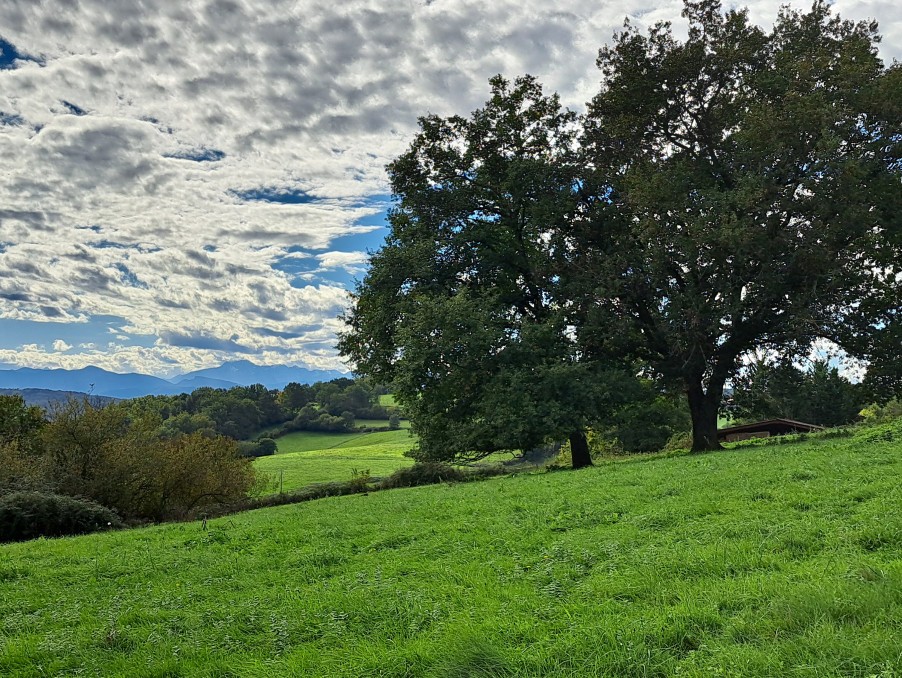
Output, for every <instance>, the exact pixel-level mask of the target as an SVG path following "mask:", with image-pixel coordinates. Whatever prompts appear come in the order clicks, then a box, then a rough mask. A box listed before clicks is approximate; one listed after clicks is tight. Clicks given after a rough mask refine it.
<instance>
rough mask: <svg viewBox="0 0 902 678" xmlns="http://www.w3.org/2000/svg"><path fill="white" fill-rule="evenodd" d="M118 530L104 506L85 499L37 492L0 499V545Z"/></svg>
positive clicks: (117, 523)
mask: <svg viewBox="0 0 902 678" xmlns="http://www.w3.org/2000/svg"><path fill="white" fill-rule="evenodd" d="M119 527H122V520H121V519H120V518H119V516H118V515H117V514H116V512H115V511H112V510H110V509H108V508H106V507H105V506H101V505H100V504H97V503H95V502H93V501H90V500H87V499H79V498H76V497H67V496H64V495H59V494H45V493H41V492H13V493H12V494H7V495H6V496H3V497H0V542H8V541H24V540H26V539H34V538H36V537H63V536H66V535H74V534H87V533H89V532H97V531H99V530H108V529H112V528H119Z"/></svg>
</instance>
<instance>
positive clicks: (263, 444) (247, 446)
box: [238, 438, 277, 457]
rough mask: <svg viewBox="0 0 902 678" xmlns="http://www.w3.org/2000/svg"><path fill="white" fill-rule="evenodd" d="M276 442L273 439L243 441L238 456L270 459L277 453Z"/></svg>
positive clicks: (240, 443) (239, 446) (239, 445)
mask: <svg viewBox="0 0 902 678" xmlns="http://www.w3.org/2000/svg"><path fill="white" fill-rule="evenodd" d="M276 449H277V446H276V441H275V440H273V439H272V438H259V439H258V440H254V441H250V440H242V441H240V442H239V443H238V454H239V455H240V456H242V457H268V456H269V455H271V454H275V453H276Z"/></svg>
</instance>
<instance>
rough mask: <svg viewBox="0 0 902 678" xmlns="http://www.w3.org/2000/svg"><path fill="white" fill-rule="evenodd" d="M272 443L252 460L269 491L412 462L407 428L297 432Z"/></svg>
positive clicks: (386, 470)
mask: <svg viewBox="0 0 902 678" xmlns="http://www.w3.org/2000/svg"><path fill="white" fill-rule="evenodd" d="M405 423H406V422H405ZM383 425H384V422H383ZM276 444H277V445H278V451H277V452H276V454H274V455H272V456H269V457H260V458H259V459H257V460H256V461H255V462H254V465H255V467H256V468H257V470H258V471H259V472H261V473H265V474H267V475H268V476H269V478H270V483H269V485H268V489H267V491H268V492H270V493H272V492H278V491H279V490H280V487H281V489H282V490H283V491H285V492H289V491H291V490H295V489H298V488H301V487H305V486H306V485H311V484H313V483H322V482H331V481H343V480H350V479H351V477H352V474H353V473H355V472H357V473H361V472H365V471H369V472H370V475H371V476H373V477H378V476H387V475H389V474H391V473H392V472H394V471H397V470H398V469H399V468H402V467H404V466H410V465H411V464H413V460H412V459H409V458H408V457H405V456H404V453H405V452H406V451H407V450H409V449H410V448H411V447H413V446H414V445H415V444H416V441H415V439H414V438H412V437H411V436H410V432H409V431H408V430H407V428H401V429H399V430H396V431H379V432H376V433H357V432H352V433H318V432H313V431H298V432H296V433H290V434H288V435H285V436H282V437H281V438H278V439H277V440H276Z"/></svg>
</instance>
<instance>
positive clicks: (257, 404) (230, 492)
mask: <svg viewBox="0 0 902 678" xmlns="http://www.w3.org/2000/svg"><path fill="white" fill-rule="evenodd" d="M382 393H385V389H384V388H379V387H373V386H371V385H370V384H368V383H366V382H362V381H355V380H353V379H347V378H342V379H336V380H333V381H331V382H322V383H317V384H313V385H303V384H289V385H287V386H286V387H285V388H284V389H282V390H281V391H279V390H274V389H267V388H265V387H264V386H261V385H259V384H258V385H254V386H246V387H245V386H240V387H235V388H231V389H228V390H225V389H212V388H201V389H197V390H196V391H194V392H193V393H190V394H184V395H175V396H146V397H143V398H137V399H135V400H129V401H118V402H113V403H109V402H103V401H100V400H97V399H93V398H89V397H81V398H71V399H69V400H68V401H66V402H64V403H62V404H56V405H53V406H51V407H50V408H49V409H48V410H46V411H45V410H44V409H42V408H40V407H35V406H31V407H30V406H28V405H26V403H25V401H24V400H23V399H22V397H21V396H18V395H16V396H0V523H2V525H0V541H6V540H12V539H23V538H31V537H34V536H39V535H47V536H54V535H62V534H77V533H83V532H90V531H93V530H96V529H103V528H105V527H115V526H119V525H121V524H123V522H145V521H160V520H169V519H179V518H183V517H185V516H188V515H191V514H193V513H197V512H198V511H202V510H205V509H212V507H214V506H221V505H228V504H232V503H234V502H237V501H239V500H243V499H245V498H246V497H247V496H248V495H249V494H254V493H255V491H256V490H258V489H260V483H261V482H262V481H260V480H259V479H258V478H257V476H256V474H255V472H254V468H253V465H252V463H251V461H252V460H251V459H250V457H255V456H260V455H266V454H273V453H274V452H275V450H276V443H275V441H274V440H273V439H272V437H271V436H275V435H279V434H281V433H284V432H287V431H289V430H336V431H338V430H350V429H353V428H354V427H355V422H356V421H357V419H358V418H375V419H379V418H385V419H388V418H389V417H390V416H391V415H390V413H389V412H388V411H387V410H386V409H385V408H383V407H380V406H379V405H378V399H379V396H380V395H381V394H382ZM394 423H395V425H396V426H397V416H396V415H394ZM250 438H253V440H250Z"/></svg>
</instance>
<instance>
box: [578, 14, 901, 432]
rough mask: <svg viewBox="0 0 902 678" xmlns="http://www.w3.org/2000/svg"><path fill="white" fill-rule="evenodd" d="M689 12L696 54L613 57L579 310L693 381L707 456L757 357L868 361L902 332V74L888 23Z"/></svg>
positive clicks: (655, 43) (645, 46)
mask: <svg viewBox="0 0 902 678" xmlns="http://www.w3.org/2000/svg"><path fill="white" fill-rule="evenodd" d="M684 16H685V17H686V18H687V19H688V20H689V35H688V38H687V40H686V41H685V42H679V41H678V40H676V38H675V37H674V36H673V33H672V31H671V29H670V27H669V25H667V24H659V25H657V26H655V27H653V28H652V29H651V30H650V31H649V32H648V35H642V34H640V33H639V31H637V30H636V29H634V28H632V27H631V26H629V25H627V27H626V29H625V30H624V31H623V32H622V33H621V34H619V35H618V36H617V38H616V40H615V42H614V44H613V46H611V47H606V48H604V49H602V50H601V51H600V53H599V57H598V65H599V67H600V69H601V71H602V73H603V76H604V80H603V83H602V88H601V91H600V92H599V94H598V95H597V96H596V97H595V98H594V99H593V101H592V102H591V104H590V107H589V110H588V113H587V115H586V136H585V138H584V151H585V155H586V159H587V163H588V164H589V166H590V167H591V170H592V175H591V178H590V182H591V187H592V189H593V192H594V196H595V201H594V203H593V204H594V206H595V216H594V218H593V219H592V220H591V222H590V223H588V224H587V226H586V228H585V230H584V231H582V233H581V239H580V242H579V248H580V250H581V253H582V254H583V261H585V267H584V269H583V270H584V271H586V272H587V275H586V276H585V277H586V281H587V284H586V285H585V287H584V290H585V293H584V295H582V299H581V303H583V304H585V305H586V307H587V314H588V315H589V316H590V317H591V316H594V317H595V319H596V320H595V322H597V323H598V324H599V330H598V334H599V335H600V336H601V339H602V340H603V341H606V342H610V341H611V340H614V341H618V342H619V345H620V346H621V348H622V350H623V351H625V352H627V353H632V354H634V355H636V356H637V357H641V358H642V359H644V360H646V361H647V362H648V363H649V364H650V365H651V366H652V367H653V369H654V370H655V371H656V372H657V373H659V374H661V375H662V376H664V377H665V378H667V379H669V380H671V381H674V382H681V383H682V385H683V387H684V388H685V389H686V392H687V394H688V397H689V403H690V409H691V411H692V416H693V430H694V447H695V448H696V449H707V448H711V447H715V446H716V437H715V436H716V416H717V409H718V406H719V404H720V400H721V398H722V393H723V387H724V384H725V382H726V381H727V380H728V379H729V378H730V377H731V376H732V375H733V374H734V373H735V371H736V369H737V368H738V366H739V362H740V359H741V358H742V357H743V356H744V355H746V354H748V353H749V352H750V351H751V350H753V349H758V350H772V351H776V352H778V353H780V354H782V355H786V356H788V355H796V354H800V353H805V352H807V350H808V347H809V346H810V345H811V343H812V341H813V340H815V339H817V338H827V339H830V340H833V341H835V342H837V343H839V344H840V345H843V346H845V347H846V348H848V349H849V350H851V351H853V352H858V353H864V352H866V350H862V349H863V348H864V346H865V344H867V343H868V341H871V338H872V337H873V336H874V335H875V334H877V333H878V332H877V330H879V329H886V328H887V327H888V323H890V321H892V318H890V317H888V316H887V310H888V309H898V307H899V305H900V301H902V298H900V285H899V281H898V280H896V274H897V273H898V272H899V261H900V259H899V255H900V249H899V244H900V237H899V234H900V227H902V205H900V201H902V179H900V177H902V166H900V157H902V156H900V149H902V127H900V121H902V116H900V113H902V110H900V105H899V101H900V99H899V98H898V93H899V80H900V66H899V65H898V64H896V65H893V66H892V67H890V68H885V67H884V66H883V64H882V62H881V61H880V59H879V58H878V56H877V50H876V44H877V41H878V39H879V37H878V34H877V28H876V25H875V24H873V23H853V22H849V21H842V20H840V19H839V17H835V16H832V15H831V13H830V10H829V8H828V6H827V5H826V4H825V3H822V2H816V3H815V4H814V6H813V7H812V9H811V11H810V12H807V13H800V12H795V11H792V10H789V9H783V10H781V12H780V14H779V16H778V18H777V21H776V24H775V25H774V28H773V30H772V31H771V32H769V33H766V32H764V31H763V30H762V29H760V28H758V27H757V26H754V25H753V24H751V23H750V22H749V20H748V14H747V12H746V11H744V10H741V11H730V12H727V13H726V14H724V13H722V11H721V7H720V4H719V2H717V1H716V0H701V1H699V2H687V3H686V5H685V10H684ZM591 322H593V321H592V320H590V322H589V324H590V325H591ZM612 327H616V328H618V329H617V330H616V331H612Z"/></svg>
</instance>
